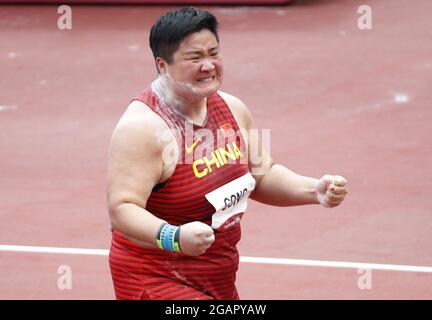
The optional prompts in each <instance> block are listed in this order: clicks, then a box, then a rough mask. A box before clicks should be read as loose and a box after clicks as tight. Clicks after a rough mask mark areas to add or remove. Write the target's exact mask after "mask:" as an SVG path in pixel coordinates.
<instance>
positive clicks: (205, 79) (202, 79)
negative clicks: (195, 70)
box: [197, 76, 216, 83]
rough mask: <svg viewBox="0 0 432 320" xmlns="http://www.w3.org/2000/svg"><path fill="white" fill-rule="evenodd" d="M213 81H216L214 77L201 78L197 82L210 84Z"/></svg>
mask: <svg viewBox="0 0 432 320" xmlns="http://www.w3.org/2000/svg"><path fill="white" fill-rule="evenodd" d="M214 79H216V76H211V77H207V78H201V79H198V80H197V82H201V83H206V82H212V81H213V80H214Z"/></svg>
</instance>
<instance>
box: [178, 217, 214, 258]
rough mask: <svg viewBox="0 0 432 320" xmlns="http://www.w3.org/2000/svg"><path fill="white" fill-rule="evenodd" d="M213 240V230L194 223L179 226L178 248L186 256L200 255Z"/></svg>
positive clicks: (200, 223)
mask: <svg viewBox="0 0 432 320" xmlns="http://www.w3.org/2000/svg"><path fill="white" fill-rule="evenodd" d="M214 240H215V236H214V232H213V229H212V228H211V227H210V226H208V225H207V224H205V223H202V222H199V221H194V222H189V223H186V224H184V225H182V226H180V248H181V251H182V252H183V253H184V254H186V255H188V256H199V255H202V254H203V253H204V252H206V250H207V249H208V248H209V247H210V246H211V245H212V243H213V242H214Z"/></svg>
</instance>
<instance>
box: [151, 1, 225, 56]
mask: <svg viewBox="0 0 432 320" xmlns="http://www.w3.org/2000/svg"><path fill="white" fill-rule="evenodd" d="M217 28H218V22H217V19H216V17H215V16H214V15H213V14H211V13H210V12H208V11H204V10H199V9H196V8H193V7H185V8H181V9H178V10H176V11H169V12H167V13H166V14H165V15H163V16H161V17H159V18H158V20H157V21H156V22H155V24H154V25H153V27H152V28H151V31H150V37H149V40H150V48H151V50H152V52H153V57H154V58H155V59H156V58H157V57H161V58H163V59H164V60H165V61H166V62H167V63H171V62H172V58H173V55H174V52H176V50H177V49H178V48H179V46H180V43H181V42H182V40H183V39H184V38H186V37H187V36H188V35H190V34H192V33H194V32H199V31H201V30H202V29H208V30H210V31H211V32H212V33H213V34H214V35H215V37H216V39H217V41H218V42H219V36H218V33H217Z"/></svg>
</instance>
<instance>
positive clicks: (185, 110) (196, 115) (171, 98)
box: [153, 74, 207, 124]
mask: <svg viewBox="0 0 432 320" xmlns="http://www.w3.org/2000/svg"><path fill="white" fill-rule="evenodd" d="M153 89H154V90H155V92H156V93H157V95H158V96H159V97H160V98H162V99H163V101H164V102H165V103H166V104H167V105H168V106H169V107H171V108H173V109H174V111H175V112H177V113H179V114H181V115H182V116H183V117H184V118H186V119H188V120H190V121H192V122H194V123H197V124H201V123H203V122H204V121H205V118H206V115H207V97H203V96H200V95H199V94H198V92H197V91H196V89H195V88H194V87H193V86H192V85H190V84H187V83H180V82H177V81H175V80H173V79H172V78H171V77H170V76H168V75H165V74H164V75H159V77H158V78H157V79H156V80H155V81H154V82H153Z"/></svg>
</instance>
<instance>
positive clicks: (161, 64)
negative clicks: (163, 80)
mask: <svg viewBox="0 0 432 320" xmlns="http://www.w3.org/2000/svg"><path fill="white" fill-rule="evenodd" d="M166 65H167V63H166V61H165V60H164V59H162V58H161V57H157V58H156V68H157V69H158V72H159V73H165V72H166Z"/></svg>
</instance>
